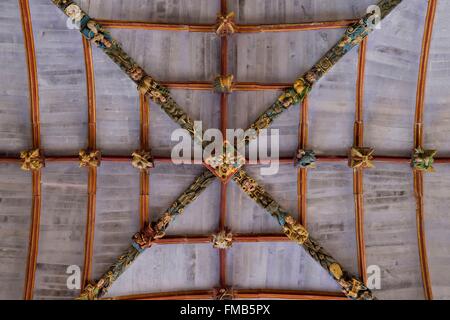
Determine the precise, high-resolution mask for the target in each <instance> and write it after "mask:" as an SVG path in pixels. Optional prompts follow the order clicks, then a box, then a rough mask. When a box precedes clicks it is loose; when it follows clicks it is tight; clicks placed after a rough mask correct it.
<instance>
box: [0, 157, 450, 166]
mask: <svg viewBox="0 0 450 320" xmlns="http://www.w3.org/2000/svg"><path fill="white" fill-rule="evenodd" d="M316 158H317V162H318V163H336V162H345V161H347V160H348V157H347V156H327V155H322V156H316ZM131 159H132V157H131V156H108V155H106V156H103V155H102V161H103V162H130V163H131ZM154 161H155V163H172V159H171V158H170V157H154ZM275 161H276V160H271V159H258V160H257V161H256V162H254V161H253V162H250V161H249V160H248V159H247V163H246V165H262V164H269V163H271V162H275ZM278 161H279V163H280V164H282V165H286V164H293V163H294V160H293V158H290V157H283V158H280V159H278ZM19 162H20V159H19V158H16V157H6V156H0V164H1V163H19ZM45 162H79V158H78V156H47V157H45ZM373 162H381V163H400V164H409V163H410V162H411V158H410V157H401V156H399V157H397V156H375V157H374V160H373ZM434 163H436V164H449V163H450V158H449V157H442V158H436V159H435V160H434ZM188 164H189V163H188ZM191 164H194V163H191Z"/></svg>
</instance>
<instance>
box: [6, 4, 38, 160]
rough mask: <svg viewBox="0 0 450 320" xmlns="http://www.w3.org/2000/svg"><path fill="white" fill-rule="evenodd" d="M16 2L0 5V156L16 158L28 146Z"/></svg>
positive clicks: (27, 107) (26, 101)
mask: <svg viewBox="0 0 450 320" xmlns="http://www.w3.org/2000/svg"><path fill="white" fill-rule="evenodd" d="M21 25H22V21H21V19H20V11H19V5H18V2H17V1H15V0H5V1H2V2H1V3H0V70H2V76H1V77H0V102H1V103H0V155H8V156H16V155H17V154H18V153H19V152H20V151H22V150H25V149H28V148H29V147H30V145H31V125H30V104H29V98H28V90H27V89H28V74H27V64H26V61H25V47H24V42H23V41H24V40H23V32H11V30H15V29H17V30H22V28H21V27H20V26H21Z"/></svg>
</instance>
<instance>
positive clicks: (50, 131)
mask: <svg viewBox="0 0 450 320" xmlns="http://www.w3.org/2000/svg"><path fill="white" fill-rule="evenodd" d="M30 10H31V18H32V21H33V33H34V38H35V46H36V59H37V68H38V82H39V98H40V121H41V123H40V125H41V136H42V148H43V149H44V150H45V153H46V154H48V155H50V154H57V155H61V154H71V155H73V154H78V151H79V149H80V148H84V147H85V144H86V142H87V95H86V76H85V65H84V56H83V46H82V42H81V35H80V34H79V33H77V31H76V30H70V29H68V28H67V25H66V21H67V18H65V16H64V14H62V13H61V12H59V10H58V8H56V7H55V6H54V5H53V3H52V2H51V1H48V0H33V1H30ZM24 72H25V71H24Z"/></svg>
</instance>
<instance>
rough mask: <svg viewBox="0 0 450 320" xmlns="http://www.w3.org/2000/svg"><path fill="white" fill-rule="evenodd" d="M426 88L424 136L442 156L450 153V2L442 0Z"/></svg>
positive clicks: (438, 11) (426, 141) (434, 33)
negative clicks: (449, 23)
mask: <svg viewBox="0 0 450 320" xmlns="http://www.w3.org/2000/svg"><path fill="white" fill-rule="evenodd" d="M437 3H438V6H437V11H436V18H435V19H436V20H435V22H434V23H435V28H434V30H433V36H432V39H431V47H430V57H429V64H428V75H427V86H426V92H425V111H424V122H425V123H424V139H425V145H426V147H427V148H430V149H437V150H438V151H439V156H440V157H448V156H450V139H448V137H449V131H450V110H449V107H448V106H449V105H450V63H449V61H450V53H449V49H450V35H449V34H450V27H449V26H448V23H447V22H448V21H449V19H450V2H448V1H438V2H437Z"/></svg>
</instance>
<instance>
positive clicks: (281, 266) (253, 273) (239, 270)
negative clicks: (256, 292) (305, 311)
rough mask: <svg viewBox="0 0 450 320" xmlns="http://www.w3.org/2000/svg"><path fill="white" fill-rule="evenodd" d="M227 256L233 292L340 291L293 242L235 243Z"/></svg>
mask: <svg viewBox="0 0 450 320" xmlns="http://www.w3.org/2000/svg"><path fill="white" fill-rule="evenodd" d="M227 257H228V259H227V268H228V273H229V274H230V276H229V280H228V281H229V283H230V285H232V286H233V287H234V288H236V289H239V288H241V289H266V288H268V289H274V288H276V289H286V290H288V289H289V290H320V291H330V292H338V291H339V289H338V286H337V284H336V282H335V281H334V280H333V279H332V278H331V277H330V275H329V274H328V273H327V272H326V271H325V270H324V269H322V268H321V267H320V266H319V265H318V264H317V262H316V261H314V260H313V259H312V258H311V257H310V256H309V255H308V254H307V253H306V252H305V250H304V249H303V248H301V247H300V246H298V245H297V244H294V243H251V244H250V243H235V244H233V247H232V248H231V249H230V250H229V254H228V255H227Z"/></svg>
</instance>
